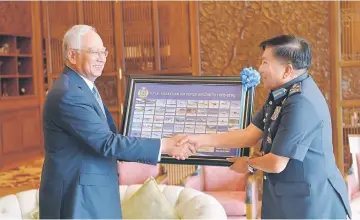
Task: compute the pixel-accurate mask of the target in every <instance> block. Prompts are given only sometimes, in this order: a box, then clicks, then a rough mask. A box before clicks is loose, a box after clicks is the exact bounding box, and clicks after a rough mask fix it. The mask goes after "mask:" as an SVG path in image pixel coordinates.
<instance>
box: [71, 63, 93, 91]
mask: <svg viewBox="0 0 360 220" xmlns="http://www.w3.org/2000/svg"><path fill="white" fill-rule="evenodd" d="M66 66H67V67H68V68H70V69H71V70H72V71H74V72H75V73H77V74H78V75H79V76H80V77H81V78H82V79H83V80H84V81H85V83H86V85H88V86H89V88H90V91H92V89H93V88H94V83H93V82H91V81H90V80H89V79H87V78H85V77H84V76H82V75H81V74H80V73H78V72H76V71H75V70H74V69H73V68H71V67H69V66H68V65H66Z"/></svg>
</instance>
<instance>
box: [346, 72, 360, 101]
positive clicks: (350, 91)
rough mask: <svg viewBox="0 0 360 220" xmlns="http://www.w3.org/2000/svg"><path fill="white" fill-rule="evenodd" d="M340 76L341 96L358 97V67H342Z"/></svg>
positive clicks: (359, 86) (359, 84)
mask: <svg viewBox="0 0 360 220" xmlns="http://www.w3.org/2000/svg"><path fill="white" fill-rule="evenodd" d="M341 78H342V80H341V89H342V98H343V99H344V100H349V99H360V89H359V88H360V67H343V68H342V70H341Z"/></svg>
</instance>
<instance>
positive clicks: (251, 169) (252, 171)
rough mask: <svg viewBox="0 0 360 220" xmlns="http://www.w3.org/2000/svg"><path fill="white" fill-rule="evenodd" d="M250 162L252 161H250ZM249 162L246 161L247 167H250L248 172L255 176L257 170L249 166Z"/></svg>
mask: <svg viewBox="0 0 360 220" xmlns="http://www.w3.org/2000/svg"><path fill="white" fill-rule="evenodd" d="M249 160H250V159H249ZM249 160H247V161H246V165H247V167H248V170H249V172H250V173H251V174H253V173H254V172H255V171H256V170H257V169H255V168H254V167H252V166H250V165H249Z"/></svg>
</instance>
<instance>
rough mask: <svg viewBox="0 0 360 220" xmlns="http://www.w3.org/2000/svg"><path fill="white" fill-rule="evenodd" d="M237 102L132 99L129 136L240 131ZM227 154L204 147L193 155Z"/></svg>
mask: <svg viewBox="0 0 360 220" xmlns="http://www.w3.org/2000/svg"><path fill="white" fill-rule="evenodd" d="M240 118H241V102H240V101H233V100H221V99H219V100H208V99H206V98H204V99H200V100H192V99H189V100H183V99H181V100H177V99H147V98H136V99H135V103H134V112H133V120H132V125H131V128H130V129H131V130H130V135H131V136H133V137H142V138H162V137H171V136H173V135H176V134H212V133H222V132H227V131H231V130H234V129H239V128H240ZM215 152H217V153H220V152H224V153H226V152H229V149H225V148H224V149H223V148H213V147H204V148H201V149H199V150H198V152H197V155H206V154H209V153H210V154H211V153H215Z"/></svg>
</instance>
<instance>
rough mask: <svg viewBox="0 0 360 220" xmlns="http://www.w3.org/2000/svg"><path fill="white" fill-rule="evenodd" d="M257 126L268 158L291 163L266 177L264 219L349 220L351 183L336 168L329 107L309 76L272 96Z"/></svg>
mask: <svg viewBox="0 0 360 220" xmlns="http://www.w3.org/2000/svg"><path fill="white" fill-rule="evenodd" d="M253 124H254V125H255V126H257V127H258V128H260V129H261V130H263V131H264V137H263V140H262V151H263V153H264V154H267V153H273V154H275V155H279V156H284V157H288V158H290V160H289V162H288V164H287V166H286V168H285V169H284V170H283V171H282V172H281V173H264V183H263V201H262V218H263V219H281V218H287V219H308V218H322V219H333V218H337V219H339V218H340V219H345V218H346V215H348V216H351V211H350V205H349V199H348V196H347V190H346V185H345V181H344V179H343V178H342V176H341V173H340V171H339V170H338V168H337V167H336V163H335V158H334V154H333V145H332V129H331V117H330V113H329V109H328V106H327V103H326V101H325V99H324V97H323V95H322V93H321V91H320V90H319V88H318V87H317V85H316V83H315V82H314V80H313V79H312V77H311V76H309V74H307V73H304V74H302V75H300V76H299V77H297V78H295V79H293V80H292V81H290V82H288V83H286V84H284V85H283V86H282V87H281V88H280V89H278V90H276V91H272V92H271V93H270V94H269V97H268V100H267V102H266V104H265V105H264V107H263V108H262V110H261V111H260V112H258V113H257V114H256V116H255V117H254V120H253Z"/></svg>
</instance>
